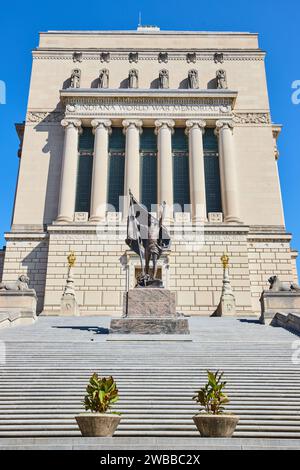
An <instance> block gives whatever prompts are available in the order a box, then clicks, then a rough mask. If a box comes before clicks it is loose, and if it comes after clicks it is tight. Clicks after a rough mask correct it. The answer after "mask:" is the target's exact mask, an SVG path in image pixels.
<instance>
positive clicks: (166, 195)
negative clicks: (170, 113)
mask: <svg viewBox="0 0 300 470" xmlns="http://www.w3.org/2000/svg"><path fill="white" fill-rule="evenodd" d="M174 126H175V122H174V121H173V120H172V119H168V120H159V121H155V127H156V129H155V133H156V135H157V148H158V159H157V162H158V167H157V170H158V171H157V178H158V185H157V186H158V204H162V203H163V202H164V201H165V202H166V204H167V205H166V209H165V222H166V223H168V222H170V221H172V220H173V204H174V198H173V156H172V134H173V132H174V129H173V127H174Z"/></svg>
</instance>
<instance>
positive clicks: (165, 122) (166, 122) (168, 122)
mask: <svg viewBox="0 0 300 470" xmlns="http://www.w3.org/2000/svg"><path fill="white" fill-rule="evenodd" d="M154 125H155V133H156V134H157V133H158V132H159V130H160V129H163V128H166V127H167V128H168V129H170V131H171V132H172V133H173V132H174V129H173V128H174V126H175V121H173V119H158V120H157V121H155V123H154Z"/></svg>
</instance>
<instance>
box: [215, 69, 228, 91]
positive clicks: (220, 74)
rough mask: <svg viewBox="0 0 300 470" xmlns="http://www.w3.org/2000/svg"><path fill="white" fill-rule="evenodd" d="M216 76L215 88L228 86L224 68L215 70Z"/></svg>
mask: <svg viewBox="0 0 300 470" xmlns="http://www.w3.org/2000/svg"><path fill="white" fill-rule="evenodd" d="M216 78H217V88H219V89H226V88H228V85H227V75H226V72H225V70H223V69H220V70H217V73H216Z"/></svg>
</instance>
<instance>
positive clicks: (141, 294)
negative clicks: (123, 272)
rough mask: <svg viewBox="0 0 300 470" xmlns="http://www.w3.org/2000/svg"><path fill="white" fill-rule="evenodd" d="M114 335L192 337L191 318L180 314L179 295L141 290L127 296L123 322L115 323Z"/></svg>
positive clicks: (111, 331) (114, 321)
mask: <svg viewBox="0 0 300 470" xmlns="http://www.w3.org/2000/svg"><path fill="white" fill-rule="evenodd" d="M110 333H118V334H128V333H133V334H145V335H151V334H152V335H155V334H189V333H190V332H189V325H188V320H187V318H184V317H183V316H181V315H179V314H178V313H176V302H175V293H174V292H171V291H169V290H167V289H161V288H150V287H147V288H143V287H138V288H136V289H132V290H130V291H129V292H127V293H125V294H124V298H123V318H114V319H112V320H111V324H110Z"/></svg>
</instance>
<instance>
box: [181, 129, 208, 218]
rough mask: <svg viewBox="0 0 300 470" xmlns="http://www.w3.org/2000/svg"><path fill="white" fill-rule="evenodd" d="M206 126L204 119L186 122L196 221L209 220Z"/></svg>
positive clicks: (192, 205) (192, 210)
mask: <svg viewBox="0 0 300 470" xmlns="http://www.w3.org/2000/svg"><path fill="white" fill-rule="evenodd" d="M205 126H206V122H205V121H202V120H199V121H193V120H189V121H187V122H186V134H187V135H188V136H189V175H190V200H191V217H192V221H193V222H194V223H197V222H198V223H199V222H200V223H204V222H206V221H207V212H206V191H205V172H204V151H203V134H204V132H205Z"/></svg>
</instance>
